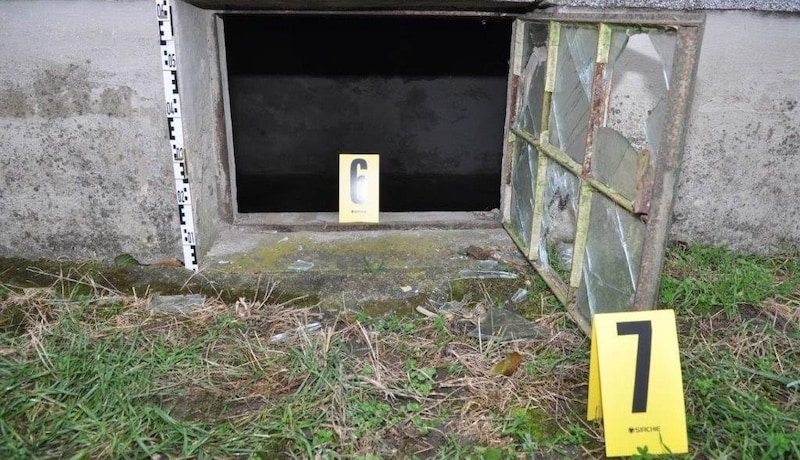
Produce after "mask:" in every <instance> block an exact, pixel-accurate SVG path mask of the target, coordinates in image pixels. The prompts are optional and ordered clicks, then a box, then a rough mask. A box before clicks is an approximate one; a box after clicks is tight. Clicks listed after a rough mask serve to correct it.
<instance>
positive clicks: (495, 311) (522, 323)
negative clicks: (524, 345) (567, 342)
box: [467, 307, 549, 342]
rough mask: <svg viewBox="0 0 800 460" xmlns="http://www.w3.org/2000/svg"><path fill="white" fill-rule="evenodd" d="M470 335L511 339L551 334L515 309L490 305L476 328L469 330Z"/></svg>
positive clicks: (483, 337)
mask: <svg viewBox="0 0 800 460" xmlns="http://www.w3.org/2000/svg"><path fill="white" fill-rule="evenodd" d="M467 335H468V336H470V337H475V338H480V339H481V340H497V341H499V342H506V341H509V340H519V339H530V338H537V337H546V336H548V335H549V334H548V333H547V331H546V330H544V329H543V328H541V327H539V326H537V325H536V324H534V323H533V322H531V321H528V320H527V319H525V318H523V317H522V316H520V315H519V314H517V313H514V312H513V311H509V310H504V309H502V308H495V307H488V308H487V309H486V315H484V317H483V319H481V322H480V324H479V325H478V327H476V328H475V329H473V330H471V331H469V332H467Z"/></svg>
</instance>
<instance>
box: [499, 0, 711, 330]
mask: <svg viewBox="0 0 800 460" xmlns="http://www.w3.org/2000/svg"><path fill="white" fill-rule="evenodd" d="M704 23H705V16H704V14H702V13H684V12H655V11H652V12H650V11H648V12H632V11H605V12H598V11H597V10H595V11H590V10H583V11H560V10H556V11H554V12H552V13H546V14H532V15H529V16H526V17H523V18H520V19H519V20H518V21H517V22H516V23H515V28H514V35H513V39H512V44H511V46H512V49H511V56H512V66H511V72H510V77H509V88H510V94H509V106H508V107H509V110H508V114H509V115H508V117H507V118H508V120H507V127H506V133H507V136H506V141H507V142H506V145H505V148H504V155H503V194H502V198H503V203H502V219H503V225H504V226H505V227H506V229H507V230H508V232H509V234H510V235H511V237H512V239H513V240H514V241H515V243H516V244H517V246H519V247H520V249H521V250H522V251H523V252H524V253H525V255H526V257H527V258H528V259H529V261H530V262H531V264H532V265H533V267H534V268H535V269H536V270H537V272H538V273H539V274H540V275H541V276H542V278H543V279H544V280H545V282H546V283H547V284H548V286H549V287H550V288H551V290H552V291H553V293H554V294H555V295H556V297H557V298H558V299H559V301H560V302H561V303H563V304H564V305H565V306H566V307H567V311H568V312H569V314H570V316H571V317H572V318H573V320H574V321H575V322H576V323H577V324H578V325H579V326H580V327H581V329H582V330H583V331H584V332H586V333H587V334H589V333H590V330H591V315H592V312H591V310H590V311H589V312H588V313H587V312H585V311H582V310H581V309H580V308H579V307H578V305H577V302H576V291H577V290H578V288H579V286H580V285H581V282H582V277H583V276H584V271H583V268H584V263H585V257H586V251H585V246H586V242H587V238H588V236H589V224H590V222H589V221H590V215H591V204H592V198H593V196H594V195H595V194H600V195H602V196H604V197H605V198H607V199H608V200H610V201H611V202H613V203H614V205H616V206H618V207H619V208H621V209H624V210H625V212H627V213H630V214H631V215H634V216H637V217H639V218H640V219H641V221H642V222H644V223H645V225H644V236H643V239H642V243H641V257H640V260H639V263H638V267H637V268H638V279H636V280H635V292H634V294H633V298H632V301H631V302H630V304H629V305H623V306H622V307H623V309H626V310H647V309H652V308H655V306H656V303H657V296H658V289H659V279H660V272H661V268H662V264H663V257H664V247H665V243H666V239H667V232H668V228H669V223H670V218H671V214H672V206H673V197H674V195H675V189H676V186H677V180H678V174H679V169H680V163H681V156H682V153H683V147H684V135H685V130H686V123H687V119H688V111H689V103H690V98H691V94H692V90H693V86H694V78H695V74H696V67H697V60H698V58H699V51H700V45H701V41H702V34H703V26H704ZM529 27H538V28H540V29H545V28H546V29H547V56H546V64H545V65H546V73H545V76H544V85H543V87H542V88H540V89H539V88H536V90H537V91H540V94H538V93H537V94H536V95H534V96H535V97H539V98H540V99H541V103H542V112H541V117H540V120H541V126H540V127H538V128H539V133H538V134H539V136H538V137H537V136H536V135H535V134H534V133H533V132H531V131H535V128H534V129H532V130H526V129H522V128H520V127H519V126H516V125H515V122H516V121H517V120H516V119H517V117H518V116H520V110H521V109H522V106H523V104H522V100H521V99H522V93H523V91H526V88H525V84H526V81H524V78H525V75H524V74H525V71H524V70H523V68H522V67H523V66H524V65H525V63H524V60H525V59H527V58H528V57H529V56H530V54H531V53H532V52H533V51H532V50H531V49H528V47H527V45H526V33H527V31H528V30H529ZM561 27H592V28H596V30H597V34H598V38H597V50H596V54H595V61H594V64H593V74H592V80H591V83H592V84H591V93H590V101H591V105H590V109H589V112H590V113H589V116H588V119H587V120H586V124H585V127H586V141H585V151H584V153H583V158H582V161H581V162H579V161H576V160H574V159H573V158H571V157H570V155H569V154H568V153H567V152H565V151H563V150H561V149H560V148H558V147H556V146H554V145H553V144H551V142H550V129H551V127H550V126H549V120H550V116H551V114H550V110H551V102H552V98H553V91H554V81H555V78H556V77H557V75H556V72H557V70H556V69H557V61H558V53H557V51H558V46H559V36H560V30H561ZM625 28H628V29H631V28H638V29H641V30H660V31H670V33H674V34H675V36H676V39H675V46H674V50H673V53H674V54H673V57H672V61H671V62H672V65H671V74H670V75H669V84H668V90H667V95H666V114H665V118H664V125H663V131H662V132H661V133H660V140H659V142H658V150H657V152H658V154H657V155H655V158H654V159H653V161H652V162H651V161H650V159H649V153H648V152H647V150H646V149H642V150H640V151H638V152H637V154H638V155H639V159H643V160H644V161H638V162H637V166H639V167H640V168H641V169H640V170H638V171H636V173H635V174H637V176H638V177H639V180H637V185H638V184H639V183H640V182H641V183H644V184H646V185H645V186H643V187H641V188H640V187H638V186H637V190H636V196H635V198H633V199H631V197H630V196H625V195H624V194H622V193H620V192H619V191H618V190H615V188H614V187H611V186H609V184H607V183H604V182H603V181H601V180H597V179H596V178H595V177H594V176H593V174H592V168H593V165H592V153H593V150H594V138H595V135H596V134H597V133H598V129H599V128H601V127H604V126H605V123H606V116H607V112H608V109H609V97H610V91H611V88H610V86H611V81H610V79H604V78H603V74H604V71H605V66H606V64H607V62H608V53H609V45H610V41H611V34H612V31H613V30H619V29H625ZM528 78H530V76H528ZM537 101H538V100H537ZM523 150H524V152H523ZM525 155H527V158H528V161H530V162H535V163H536V164H535V165H531V167H530V168H529V172H531V175H534V174H533V172H532V170H533V169H535V171H536V173H535V176H536V177H529V178H523V179H522V180H519V181H517V182H518V183H516V184H515V183H513V182H514V181H513V180H512V176H513V177H516V176H515V174H516V169H515V168H518V167H519V162H520V161H521V160H520V159H521V158H523V156H525ZM550 162H554V163H556V164H558V165H560V166H561V167H562V168H564V169H565V170H566V171H568V172H569V173H571V174H572V175H574V176H575V178H577V180H578V183H579V185H578V190H579V192H578V198H577V200H578V204H577V217H576V222H575V230H574V242H573V246H572V254H573V255H572V258H571V267H570V270H569V274H568V280H565V279H562V276H564V278H566V277H567V276H566V273H563V274H562V275H559V273H557V270H556V269H555V268H554V267H553V266H552V265H551V264H550V263H548V262H546V261H544V262H545V263H543V260H542V259H541V257H540V254H539V245H540V241H541V239H542V238H543V237H544V235H543V234H542V228H543V223H542V221H543V218H544V215H545V213H546V212H547V210H546V209H545V206H546V204H545V202H544V201H545V200H544V193H545V189H546V187H547V186H546V181H547V177H546V176H547V169H548V164H549V163H550ZM648 163H649V167H648ZM642 164H644V167H643V168H642ZM528 182H529V183H530V184H529V185H528ZM515 186H516V187H528V186H529V187H530V189H529V190H515V189H514V188H515ZM528 193H529V194H530V196H529V197H528V195H527V194H528ZM515 194H525V195H524V196H523V198H522V199H525V198H527V199H529V200H530V201H531V202H532V209H531V214H532V215H531V216H530V217H531V221H530V230H529V235H521V234H520V233H525V231H524V230H523V232H520V231H519V225H514V222H513V216H512V202H513V201H514V199H518V200H519V199H520V198H519V197H515V196H514V195H515ZM586 289H588V288H586Z"/></svg>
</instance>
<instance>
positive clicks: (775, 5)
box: [551, 0, 800, 12]
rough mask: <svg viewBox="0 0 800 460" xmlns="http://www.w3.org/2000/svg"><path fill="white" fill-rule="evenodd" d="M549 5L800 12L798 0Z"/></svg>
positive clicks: (591, 0) (561, 0)
mask: <svg viewBox="0 0 800 460" xmlns="http://www.w3.org/2000/svg"><path fill="white" fill-rule="evenodd" d="M551 3H554V4H558V5H564V6H588V7H592V8H659V9H672V10H756V11H786V12H798V11H800V1H798V0H554V1H552V2H551Z"/></svg>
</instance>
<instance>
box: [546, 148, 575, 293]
mask: <svg viewBox="0 0 800 460" xmlns="http://www.w3.org/2000/svg"><path fill="white" fill-rule="evenodd" d="M578 195H579V181H578V178H577V177H575V176H574V175H573V174H572V173H571V172H569V171H567V170H566V169H564V168H563V167H562V166H561V165H559V164H558V163H556V162H553V161H551V162H549V163H548V165H547V188H546V190H545V192H544V197H543V198H542V200H543V203H544V215H543V218H542V233H541V234H542V239H541V240H540V241H539V260H540V261H541V262H542V264H543V265H545V266H546V267H548V268H552V269H553V270H554V271H555V272H556V273H558V274H559V275H561V277H562V278H564V280H565V281H566V280H568V279H569V271H570V269H571V268H572V247H573V245H574V243H575V228H576V221H577V219H576V216H577V214H578Z"/></svg>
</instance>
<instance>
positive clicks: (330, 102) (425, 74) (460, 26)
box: [224, 15, 511, 213]
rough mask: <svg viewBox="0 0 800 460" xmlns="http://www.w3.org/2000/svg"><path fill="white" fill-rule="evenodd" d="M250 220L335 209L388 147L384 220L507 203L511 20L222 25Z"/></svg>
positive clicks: (243, 203)
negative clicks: (342, 175)
mask: <svg viewBox="0 0 800 460" xmlns="http://www.w3.org/2000/svg"><path fill="white" fill-rule="evenodd" d="M224 21H225V42H226V53H227V63H228V82H229V92H230V104H231V120H232V125H233V145H234V159H235V163H236V188H237V202H238V209H239V212H242V213H250V212H335V211H337V207H338V178H339V171H338V156H339V154H340V153H357V152H374V153H380V155H381V157H380V169H381V174H380V181H381V192H380V193H381V196H380V203H381V204H380V209H381V211H383V212H409V211H479V210H488V209H493V208H497V207H499V203H500V169H501V168H500V166H501V161H502V148H503V125H504V122H505V116H506V92H507V78H508V59H509V40H510V36H511V22H510V21H509V20H507V19H501V18H486V17H441V16H436V17H433V16H424V17H422V16H267V15H261V16H257V15H229V16H225V17H224Z"/></svg>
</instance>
